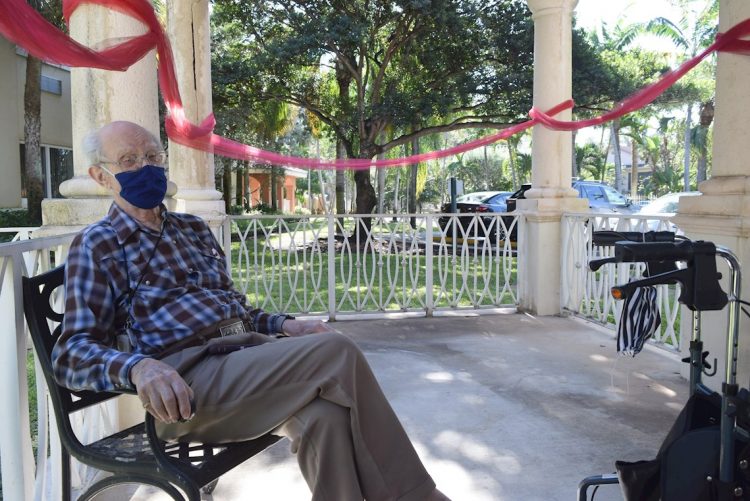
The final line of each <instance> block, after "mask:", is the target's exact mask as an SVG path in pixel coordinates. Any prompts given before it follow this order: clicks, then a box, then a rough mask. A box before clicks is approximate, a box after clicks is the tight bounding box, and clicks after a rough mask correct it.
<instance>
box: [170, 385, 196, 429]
mask: <svg viewBox="0 0 750 501" xmlns="http://www.w3.org/2000/svg"><path fill="white" fill-rule="evenodd" d="M172 390H173V391H174V394H175V395H176V397H177V416H176V418H175V419H176V420H177V421H179V420H184V421H187V420H189V419H191V418H192V417H193V411H194V409H193V408H192V402H193V389H192V388H190V387H189V386H188V385H186V384H184V383H183V384H181V385H180V384H175V383H173V384H172Z"/></svg>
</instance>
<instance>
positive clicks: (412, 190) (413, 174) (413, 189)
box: [408, 138, 419, 228]
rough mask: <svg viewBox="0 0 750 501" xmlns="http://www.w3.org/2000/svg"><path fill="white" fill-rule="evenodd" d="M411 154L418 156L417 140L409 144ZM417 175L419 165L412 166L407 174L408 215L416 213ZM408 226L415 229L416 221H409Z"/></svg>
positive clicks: (411, 219)
mask: <svg viewBox="0 0 750 501" xmlns="http://www.w3.org/2000/svg"><path fill="white" fill-rule="evenodd" d="M411 154H412V155H418V154H419V138H416V139H414V140H412V142H411ZM418 175H419V163H416V164H412V165H411V168H410V172H409V207H408V210H409V214H416V213H417V176H418ZM409 224H411V227H412V228H416V227H417V220H416V219H415V218H413V217H412V218H410V219H409Z"/></svg>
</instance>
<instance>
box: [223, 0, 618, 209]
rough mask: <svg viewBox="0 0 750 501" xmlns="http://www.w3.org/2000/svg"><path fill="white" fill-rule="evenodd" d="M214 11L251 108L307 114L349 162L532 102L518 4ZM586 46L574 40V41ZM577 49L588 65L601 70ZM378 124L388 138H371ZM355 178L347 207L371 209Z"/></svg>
mask: <svg viewBox="0 0 750 501" xmlns="http://www.w3.org/2000/svg"><path fill="white" fill-rule="evenodd" d="M213 15H214V18H215V22H216V23H217V24H222V23H237V24H239V25H241V26H242V34H241V35H240V36H238V37H237V40H236V43H237V44H238V45H241V46H242V50H241V51H237V53H236V54H235V56H236V57H237V65H238V68H240V67H241V68H242V69H241V71H240V72H239V73H235V75H234V77H235V78H236V79H237V80H238V81H240V80H241V81H242V82H243V85H244V86H245V88H246V89H251V92H252V93H253V95H254V97H255V99H256V100H257V101H269V100H277V101H283V102H286V103H289V104H292V105H295V106H299V107H301V108H304V109H305V110H307V111H308V112H310V113H313V114H314V115H316V116H317V117H318V118H319V119H320V121H321V122H322V123H323V124H324V126H325V127H326V128H327V129H328V130H330V131H331V134H333V135H334V136H335V137H336V139H337V141H339V142H340V144H341V146H342V149H343V150H344V151H345V152H346V156H347V157H349V158H368V159H370V158H373V157H375V156H376V155H378V154H382V153H384V152H387V151H389V150H392V149H394V148H396V147H399V146H403V145H405V144H409V143H412V142H414V141H415V140H418V139H420V138H423V137H425V136H428V135H431V134H435V133H439V132H447V131H452V130H459V129H469V128H475V129H476V128H483V129H501V128H504V127H507V126H508V125H509V124H512V123H516V122H518V121H521V120H524V119H525V118H526V115H527V112H528V109H529V108H530V106H531V89H532V85H531V84H532V79H533V78H532V61H533V31H532V28H533V26H532V21H531V17H530V14H529V12H528V9H527V6H526V2H525V1H522V0H502V1H497V2H489V3H488V2H481V1H478V0H431V1H419V2H417V1H413V0H400V1H395V2H394V1H385V0H376V1H364V0H309V1H301V0H298V1H291V2H290V1H260V0H248V1H244V2H235V1H231V0H216V1H215V3H214V12H213ZM311 19H314V20H315V22H310V20H311ZM586 43H587V42H586V38H585V37H584V36H583V35H582V34H581V33H577V34H576V35H575V36H574V45H576V46H578V45H585V44H586ZM587 54H588V56H589V57H588V58H587V59H586V61H587V64H588V65H589V66H590V65H591V64H599V65H601V64H603V63H602V61H601V59H600V58H598V56H597V54H596V53H595V51H592V50H589V51H588V52H587ZM587 68H588V67H587ZM589 73H590V74H594V75H596V74H602V72H600V71H596V70H593V69H590V70H589ZM574 78H578V77H577V76H576V77H574ZM597 81H601V78H599V79H598V80H597ZM574 88H576V85H575V84H574ZM582 88H583V89H585V90H586V91H588V90H589V89H591V88H592V86H591V85H590V84H588V85H583V86H582ZM603 89H606V87H604V86H602V87H600V88H599V89H597V93H596V99H599V97H600V96H601V95H602V94H605V93H606V92H605V91H604V90H603ZM576 99H577V100H578V102H580V103H584V104H586V103H588V102H590V101H591V99H588V97H587V96H586V95H583V96H581V95H579V96H577V97H576ZM387 128H390V130H392V131H393V133H392V134H385V135H383V134H381V133H382V132H383V131H384V130H386V129H387ZM354 179H355V181H356V186H357V194H356V197H357V209H356V210H357V212H358V213H364V214H369V213H370V212H371V211H372V209H373V208H374V207H375V205H376V196H375V191H374V188H373V186H372V183H371V180H370V173H369V172H367V170H363V171H357V172H355V174H354Z"/></svg>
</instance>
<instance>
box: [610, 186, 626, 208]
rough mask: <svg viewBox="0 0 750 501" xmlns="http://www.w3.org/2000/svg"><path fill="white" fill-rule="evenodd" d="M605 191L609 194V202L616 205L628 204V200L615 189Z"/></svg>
mask: <svg viewBox="0 0 750 501" xmlns="http://www.w3.org/2000/svg"><path fill="white" fill-rule="evenodd" d="M604 191H606V192H607V197H609V201H610V202H612V203H614V204H626V203H628V200H627V199H626V198H625V197H624V196H623V195H622V193H620V192H619V191H617V190H615V189H614V188H610V187H609V186H607V187H605V188H604Z"/></svg>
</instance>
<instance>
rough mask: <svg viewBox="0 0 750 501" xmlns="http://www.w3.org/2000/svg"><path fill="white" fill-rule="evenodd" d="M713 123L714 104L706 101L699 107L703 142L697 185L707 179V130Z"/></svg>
mask: <svg viewBox="0 0 750 501" xmlns="http://www.w3.org/2000/svg"><path fill="white" fill-rule="evenodd" d="M713 121H714V102H713V101H706V102H705V103H703V104H702V105H701V111H700V124H701V128H702V129H703V137H702V139H703V141H702V145H701V146H702V147H701V155H700V158H699V159H698V172H697V173H696V181H697V182H698V183H700V182H702V181H705V180H706V179H708V172H706V171H707V165H708V128H709V127H711V123H712V122H713Z"/></svg>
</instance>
